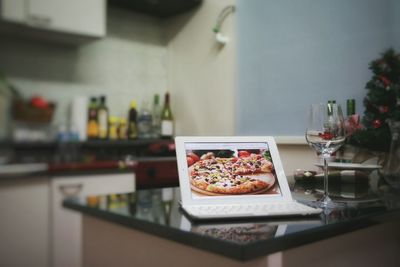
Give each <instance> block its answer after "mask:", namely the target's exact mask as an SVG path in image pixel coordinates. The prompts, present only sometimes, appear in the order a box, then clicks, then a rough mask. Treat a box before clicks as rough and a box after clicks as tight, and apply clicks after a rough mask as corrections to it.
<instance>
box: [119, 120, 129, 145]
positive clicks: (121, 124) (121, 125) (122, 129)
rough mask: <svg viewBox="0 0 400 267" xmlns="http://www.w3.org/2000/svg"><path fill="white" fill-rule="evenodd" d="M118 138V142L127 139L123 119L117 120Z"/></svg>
mask: <svg viewBox="0 0 400 267" xmlns="http://www.w3.org/2000/svg"><path fill="white" fill-rule="evenodd" d="M118 138H119V139H120V140H126V138H127V125H126V119H125V118H120V119H119V126H118Z"/></svg>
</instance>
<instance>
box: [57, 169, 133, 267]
mask: <svg viewBox="0 0 400 267" xmlns="http://www.w3.org/2000/svg"><path fill="white" fill-rule="evenodd" d="M50 181H51V182H50V183H51V185H50V187H51V224H52V233H51V247H52V252H51V254H52V259H51V266H53V267H58V266H60V267H61V266H75V267H79V266H81V251H82V240H81V236H82V225H81V223H82V222H81V221H82V219H81V215H80V214H78V213H76V212H73V211H70V210H66V209H64V208H63V207H62V201H63V200H64V199H65V198H68V197H79V196H83V197H86V196H90V195H102V194H104V195H105V194H110V193H111V194H118V193H125V192H132V191H135V174H134V173H115V174H101V175H98V174H93V175H77V176H56V177H52V178H51V180H50Z"/></svg>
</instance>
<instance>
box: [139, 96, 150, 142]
mask: <svg viewBox="0 0 400 267" xmlns="http://www.w3.org/2000/svg"><path fill="white" fill-rule="evenodd" d="M151 127H152V116H151V111H150V110H149V108H148V102H143V104H142V108H141V109H140V111H139V116H138V132H139V138H150V137H151Z"/></svg>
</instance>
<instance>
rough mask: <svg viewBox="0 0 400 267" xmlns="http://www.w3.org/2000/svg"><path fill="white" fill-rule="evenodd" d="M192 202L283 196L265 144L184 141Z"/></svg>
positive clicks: (268, 149)
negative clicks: (193, 200)
mask: <svg viewBox="0 0 400 267" xmlns="http://www.w3.org/2000/svg"><path fill="white" fill-rule="evenodd" d="M184 148H185V152H186V162H187V170H188V177H189V182H190V193H191V197H192V199H201V198H205V197H206V198H210V197H211V198H212V197H216V198H220V197H225V196H244V195H253V196H256V195H257V196H261V195H263V196H264V197H265V196H270V197H277V196H282V192H281V187H280V185H279V182H278V179H277V175H276V171H275V166H274V162H273V160H272V157H271V153H270V148H269V146H268V143H267V142H185V143H184Z"/></svg>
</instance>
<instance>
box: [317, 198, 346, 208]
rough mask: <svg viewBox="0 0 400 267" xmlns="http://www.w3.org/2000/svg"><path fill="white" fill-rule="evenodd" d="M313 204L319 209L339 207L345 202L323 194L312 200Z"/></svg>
mask: <svg viewBox="0 0 400 267" xmlns="http://www.w3.org/2000/svg"><path fill="white" fill-rule="evenodd" d="M313 206H314V207H317V208H321V209H333V208H341V207H344V206H345V203H342V202H337V201H333V200H332V199H331V198H330V197H329V196H323V197H322V198H321V199H318V200H316V201H314V202H313Z"/></svg>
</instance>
